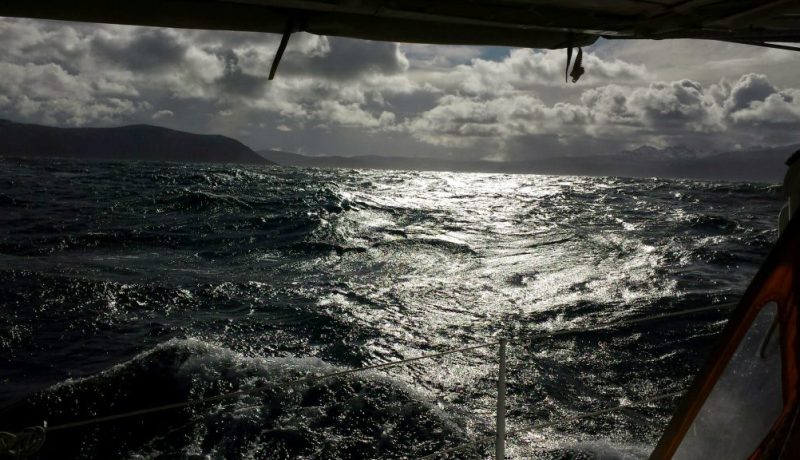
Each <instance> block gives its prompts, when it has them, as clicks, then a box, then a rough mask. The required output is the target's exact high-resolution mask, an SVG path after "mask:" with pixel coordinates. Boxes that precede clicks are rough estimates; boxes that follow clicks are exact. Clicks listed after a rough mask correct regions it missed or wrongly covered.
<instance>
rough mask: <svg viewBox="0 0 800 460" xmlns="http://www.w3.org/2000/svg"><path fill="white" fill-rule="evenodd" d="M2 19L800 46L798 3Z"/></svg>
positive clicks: (84, 3) (229, 9)
mask: <svg viewBox="0 0 800 460" xmlns="http://www.w3.org/2000/svg"><path fill="white" fill-rule="evenodd" d="M0 15H2V16H16V17H29V18H42V19H62V20H70V21H87V22H103V23H114V24H135V25H147V26H160V27H180V28H194V29H225V30H241V31H254V32H276V33H283V32H285V31H286V29H287V24H291V26H290V27H291V29H292V31H306V32H310V33H314V34H320V35H335V36H341V37H354V38H364V39H369V40H384V41H399V42H414V43H436V44H471V45H507V46H523V47H531V48H563V47H567V46H570V45H573V46H582V45H588V44H590V43H592V42H594V41H595V40H596V39H597V38H598V37H601V36H602V37H606V38H615V39H666V38H702V39H712V40H724V41H732V42H746V43H763V42H800V1H798V0H101V1H98V0H72V1H63V0H62V1H52V0H0Z"/></svg>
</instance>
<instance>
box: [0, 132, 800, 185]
mask: <svg viewBox="0 0 800 460" xmlns="http://www.w3.org/2000/svg"><path fill="white" fill-rule="evenodd" d="M798 149H800V144H796V145H787V146H783V147H770V148H760V149H750V150H742V151H734V152H727V153H715V154H711V155H705V156H703V155H699V154H697V153H696V152H694V151H692V150H691V149H688V148H686V147H680V146H678V147H671V148H667V149H657V148H654V147H649V146H644V147H640V148H638V149H635V150H631V151H625V152H621V153H618V154H615V155H597V156H560V157H550V158H544V159H535V160H530V161H510V162H500V161H480V160H477V161H474V160H457V159H439V158H411V157H397V156H395V157H384V156H378V155H365V156H352V157H346V156H308V155H299V154H295V153H287V152H281V151H276V150H262V151H260V152H255V151H253V150H252V149H250V148H249V147H247V146H246V145H244V144H242V143H241V142H239V141H237V140H235V139H231V138H228V137H225V136H219V135H202V134H192V133H187V132H183V131H176V130H172V129H167V128H161V127H157V126H150V125H131V126H121V127H117V128H56V127H50V126H42V125H34V124H24V123H16V122H12V121H8V120H2V119H0V155H3V156H26V157H73V158H85V159H101V160H153V161H177V162H210V163H250V164H274V163H277V164H280V165H286V166H301V167H319V168H348V169H358V168H367V169H400V170H430V171H460V172H492V173H533V174H566V175H573V174H574V175H590V176H626V177H672V178H688V179H710V180H731V181H758V182H773V183H777V182H781V181H782V180H783V175H784V173H785V172H786V166H785V164H784V162H785V161H786V159H787V158H788V157H789V156H790V155H791V154H792V153H793V152H795V151H797V150H798Z"/></svg>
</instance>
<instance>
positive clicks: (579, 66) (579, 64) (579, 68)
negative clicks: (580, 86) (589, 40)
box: [564, 45, 586, 83]
mask: <svg viewBox="0 0 800 460" xmlns="http://www.w3.org/2000/svg"><path fill="white" fill-rule="evenodd" d="M571 62H572V45H569V46H568V47H567V68H566V69H564V82H565V83H566V82H568V81H569V77H572V83H577V82H578V80H579V79H580V78H581V75H583V74H584V72H585V71H586V69H584V68H583V48H580V47H578V55H577V56H576V57H575V64H574V65H573V66H572V72H570V71H569V65H570V63H571Z"/></svg>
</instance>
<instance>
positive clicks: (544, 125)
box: [0, 19, 800, 159]
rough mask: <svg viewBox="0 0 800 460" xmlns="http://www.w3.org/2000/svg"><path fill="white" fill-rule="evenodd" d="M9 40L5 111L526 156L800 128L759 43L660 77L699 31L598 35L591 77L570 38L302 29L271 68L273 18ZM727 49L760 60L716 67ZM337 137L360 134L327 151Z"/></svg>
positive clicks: (275, 138)
mask: <svg viewBox="0 0 800 460" xmlns="http://www.w3.org/2000/svg"><path fill="white" fill-rule="evenodd" d="M0 40H2V41H3V43H4V47H3V48H0V117H6V118H11V119H20V120H22V121H29V122H43V123H50V124H59V125H69V126H85V125H112V124H122V123H145V122H154V121H155V122H158V123H162V124H168V125H169V126H170V127H173V128H177V129H189V130H193V131H199V130H205V131H209V132H220V133H222V134H227V135H231V136H235V137H239V138H241V139H242V140H243V141H245V142H246V143H248V144H250V145H253V146H254V147H257V148H258V147H260V146H262V145H269V146H275V145H276V144H277V143H279V142H281V140H284V141H286V142H287V143H288V142H291V145H288V144H287V145H286V147H285V148H286V149H289V150H295V151H296V150H298V149H301V148H302V149H304V151H310V152H311V153H313V149H315V148H319V149H324V150H325V151H326V152H328V153H338V154H344V155H348V154H366V153H373V152H374V151H376V150H384V149H382V148H381V146H382V144H381V143H384V144H386V145H389V144H391V145H392V146H393V147H392V149H395V150H393V151H394V154H401V155H402V154H407V155H417V154H420V153H419V152H423V153H424V152H435V153H436V154H445V153H448V152H455V154H457V155H462V156H466V157H473V158H482V157H490V158H514V159H521V158H524V157H525V156H526V155H534V154H535V155H545V154H547V155H550V154H564V153H569V154H574V153H577V152H580V153H587V154H588V153H607V152H611V151H615V150H621V149H626V148H632V147H636V146H640V145H645V144H650V145H654V146H659V147H664V146H668V145H675V144H684V145H688V146H690V147H694V148H698V149H724V148H728V147H729V146H748V145H756V144H763V145H774V144H776V143H789V142H796V140H797V139H796V134H794V133H795V132H796V129H795V128H796V126H797V125H798V123H799V122H800V106H799V104H800V102H798V101H800V90H798V89H794V88H793V87H792V85H791V84H787V83H785V82H784V83H783V84H781V83H780V82H776V81H775V79H774V78H773V75H772V74H770V73H767V72H754V71H752V69H754V68H757V67H758V66H757V65H756V64H757V63H758V62H759V61H758V56H759V53H751V52H748V54H746V55H745V57H744V58H742V59H740V60H736V59H735V58H734V57H732V55H731V54H730V53H729V52H732V51H731V50H734V48H735V47H730V46H728V45H726V47H718V46H714V47H713V51H714V53H716V54H714V53H710V55H709V56H706V57H705V58H706V63H707V64H708V65H707V66H695V67H692V69H694V70H693V72H694V74H695V75H689V74H690V73H692V72H686V73H687V74H686V75H682V76H679V77H676V78H663V76H664V75H667V76H672V75H675V74H676V73H678V72H676V70H675V69H674V68H673V67H674V66H671V65H669V64H668V63H665V60H667V61H668V60H670V59H674V60H675V61H676V62H684V61H686V62H689V60H690V57H692V56H694V54H696V52H694V51H693V50H692V46H693V44H694V43H696V42H672V44H671V45H670V47H666V48H664V47H663V46H662V47H661V48H659V47H658V46H661V45H658V46H656V45H652V44H644V45H643V49H645V50H651V51H650V53H642V52H638V53H637V52H635V48H633V47H631V45H630V44H628V43H624V44H623V43H619V42H614V43H611V42H601V43H600V44H599V45H596V46H593V47H590V48H587V49H586V50H585V53H584V66H585V68H586V74H585V75H584V76H583V77H582V78H581V80H580V81H579V82H578V84H572V83H570V84H565V83H564V67H565V64H566V53H565V52H564V50H554V51H553V50H545V51H538V50H529V49H508V48H481V47H437V46H431V45H398V44H395V43H376V42H368V41H359V40H348V39H343V38H329V37H320V36H314V35H309V34H305V33H298V34H294V35H293V36H292V37H291V40H290V42H289V46H288V47H287V49H286V53H285V55H284V58H283V61H282V62H281V65H280V67H279V69H278V75H277V78H276V79H275V80H273V81H269V80H267V75H268V72H269V68H270V66H271V64H272V60H273V58H274V55H275V50H276V49H277V46H278V42H279V40H280V37H278V36H276V35H271V34H255V33H239V32H219V31H196V30H174V29H157V28H147V27H130V26H116V25H92V24H80V23H67V22H52V21H34V20H23V19H0ZM708 46H711V45H706V44H703V45H702V46H699V48H700V49H707V50H711V49H712V48H708ZM703 47H705V48H703ZM735 49H736V50H739V49H741V48H735ZM659 53H661V54H659ZM725 53H729V54H725ZM760 55H763V56H765V57H764V59H765V60H764V62H766V63H767V64H768V66H772V67H770V68H776V67H775V66H780V65H784V66H790V65H791V62H790V61H787V60H785V59H784V57H783V56H784V55H783V54H775V53H772V52H762V53H760ZM719 63H727V64H733V63H736V66H737V68H750V69H751V70H750V71H747V72H740V73H738V74H726V75H721V76H720V75H717V76H716V77H715V78H710V75H713V74H714V72H719V69H720V68H721V64H720V65H717V64H719ZM748 65H749V66H750V67H747V66H748ZM787 68H790V67H787ZM793 68H794V67H791V69H793ZM792 72H794V70H791V71H790V72H789V73H790V74H791V73H792ZM695 77H696V78H695ZM164 107H168V108H169V110H166V109H161V108H164ZM154 108H158V109H154ZM376 133H381V134H383V136H374V134H376ZM354 136H355V137H358V136H361V138H359V139H353V137H354ZM334 140H335V143H336V145H339V146H341V148H345V149H350V148H352V149H361V150H354V151H338V152H330V151H329V149H331V148H332V147H331V145H332V143H331V142H333V141H334ZM396 149H404V150H402V151H398V150H396ZM443 152H444V153H443ZM532 152H535V153H532Z"/></svg>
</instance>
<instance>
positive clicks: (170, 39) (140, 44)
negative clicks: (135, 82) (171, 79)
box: [90, 29, 188, 72]
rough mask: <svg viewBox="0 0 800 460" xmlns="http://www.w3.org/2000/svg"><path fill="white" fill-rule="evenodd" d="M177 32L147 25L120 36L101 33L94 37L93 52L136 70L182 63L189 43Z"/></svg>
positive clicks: (92, 41) (153, 68)
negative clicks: (145, 27)
mask: <svg viewBox="0 0 800 460" xmlns="http://www.w3.org/2000/svg"><path fill="white" fill-rule="evenodd" d="M179 39H180V37H179V35H177V34H176V33H174V32H171V31H168V30H164V29H144V30H142V31H141V32H140V33H137V34H135V35H131V36H126V37H121V36H118V35H112V34H98V35H96V36H94V37H93V38H92V40H91V47H92V49H91V51H90V52H91V53H93V54H94V55H95V56H97V57H99V58H102V59H107V60H109V61H111V62H114V63H116V64H118V65H121V66H123V67H126V68H128V69H131V70H134V71H140V72H141V71H145V72H146V71H149V70H155V69H160V68H162V67H166V66H175V65H179V64H180V63H181V62H182V60H183V58H184V56H185V55H186V51H187V48H188V45H186V44H183V43H181V42H180V41H179Z"/></svg>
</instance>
